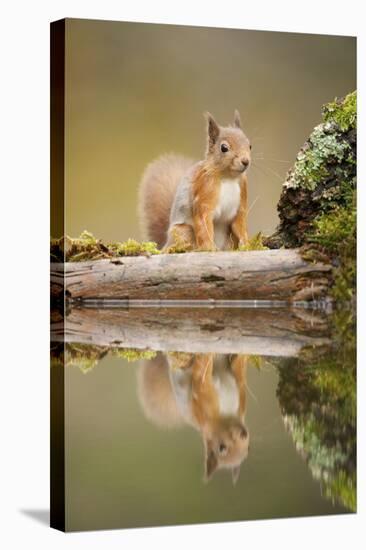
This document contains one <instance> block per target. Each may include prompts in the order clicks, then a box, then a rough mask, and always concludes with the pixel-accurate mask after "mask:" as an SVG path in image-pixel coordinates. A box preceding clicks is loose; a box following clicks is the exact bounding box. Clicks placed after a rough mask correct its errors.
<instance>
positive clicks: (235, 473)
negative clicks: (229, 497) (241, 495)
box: [231, 464, 240, 485]
mask: <svg viewBox="0 0 366 550" xmlns="http://www.w3.org/2000/svg"><path fill="white" fill-rule="evenodd" d="M239 474H240V464H239V466H233V467H232V468H231V479H232V480H233V485H236V484H237V482H238V479H239Z"/></svg>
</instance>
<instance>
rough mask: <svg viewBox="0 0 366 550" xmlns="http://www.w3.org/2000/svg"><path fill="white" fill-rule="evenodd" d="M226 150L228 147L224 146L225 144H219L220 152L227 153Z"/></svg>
mask: <svg viewBox="0 0 366 550" xmlns="http://www.w3.org/2000/svg"><path fill="white" fill-rule="evenodd" d="M228 150H229V146H228V145H226V143H222V144H221V151H222V152H223V153H227V152H228Z"/></svg>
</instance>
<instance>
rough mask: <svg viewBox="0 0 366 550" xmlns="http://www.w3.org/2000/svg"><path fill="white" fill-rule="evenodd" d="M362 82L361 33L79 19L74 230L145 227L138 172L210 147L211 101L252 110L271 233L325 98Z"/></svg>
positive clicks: (71, 199) (255, 178)
mask: <svg viewBox="0 0 366 550" xmlns="http://www.w3.org/2000/svg"><path fill="white" fill-rule="evenodd" d="M355 88H356V39H355V38H351V37H337V36H321V35H305V34H303V35H302V34H291V33H277V32H261V31H245V30H231V29H230V30H229V29H208V28H198V27H197V28H195V27H181V26H170V25H156V24H141V23H122V22H109V21H88V20H72V19H68V20H67V23H66V158H65V171H66V200H65V209H66V214H65V215H66V220H65V221H66V232H67V234H68V235H70V236H77V235H79V234H80V233H81V232H82V231H83V230H84V229H87V230H89V231H91V232H92V233H94V235H95V236H97V237H100V238H103V239H105V240H125V239H127V238H129V237H133V238H137V239H140V238H141V237H142V235H141V233H140V228H139V223H138V218H137V212H136V211H137V191H138V184H139V180H140V178H141V175H142V173H143V170H144V168H145V166H146V165H147V163H149V162H150V161H151V160H153V159H154V158H155V157H157V156H159V155H161V154H163V153H166V152H171V151H174V152H178V153H182V154H184V155H187V156H189V157H192V158H195V159H200V158H202V156H203V154H204V150H205V145H206V134H205V132H206V129H205V122H204V119H203V116H202V114H203V112H204V111H207V110H208V111H210V112H211V113H212V114H214V116H215V117H216V118H217V120H218V121H219V123H221V124H222V125H225V124H228V123H231V122H232V119H233V112H234V109H235V108H238V109H239V111H240V112H241V117H242V121H243V126H244V131H245V132H246V134H247V135H248V137H249V138H250V140H251V141H252V144H253V150H252V154H253V157H254V162H253V165H252V167H251V169H250V172H249V204H252V205H253V206H252V209H251V212H250V215H249V232H250V234H253V233H255V232H257V231H263V232H264V233H267V234H268V233H271V232H272V231H273V230H274V228H275V226H276V225H277V212H276V204H277V201H278V198H279V195H280V192H281V184H282V183H283V181H284V179H285V176H286V172H287V170H288V168H289V167H290V166H291V165H292V163H293V162H294V159H295V156H296V154H297V152H298V150H299V148H300V147H301V146H302V144H303V143H304V141H305V140H306V138H307V137H308V135H309V133H310V132H311V130H312V129H313V127H314V125H316V124H317V123H319V122H320V120H321V106H322V104H323V103H325V102H327V101H330V100H332V99H334V97H335V96H338V97H341V96H343V95H345V94H347V93H348V92H350V91H352V90H354V89H355Z"/></svg>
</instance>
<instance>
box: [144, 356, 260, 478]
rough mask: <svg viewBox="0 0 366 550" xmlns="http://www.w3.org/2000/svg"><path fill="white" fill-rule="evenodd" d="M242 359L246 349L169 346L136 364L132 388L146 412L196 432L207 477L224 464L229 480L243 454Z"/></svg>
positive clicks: (162, 423) (245, 441) (245, 443)
mask: <svg viewBox="0 0 366 550" xmlns="http://www.w3.org/2000/svg"><path fill="white" fill-rule="evenodd" d="M247 363H248V356H246V355H221V354H213V353H198V354H193V353H192V354H191V353H180V352H170V353H166V354H162V353H159V354H158V355H157V356H156V357H155V358H154V359H152V360H149V361H145V362H144V363H142V365H141V367H140V370H139V376H138V379H139V381H138V388H139V389H138V392H139V398H140V403H141V405H142V407H143V410H144V412H145V414H146V416H147V418H149V419H150V420H151V421H152V422H153V423H154V424H157V425H159V426H161V427H165V428H167V427H177V426H179V425H189V426H191V427H192V428H194V429H195V430H197V431H198V432H199V433H200V435H201V438H202V442H203V447H204V471H205V475H204V479H205V480H207V481H208V480H209V479H211V477H212V476H213V474H214V472H215V471H217V470H220V469H224V470H226V471H229V472H231V476H232V480H233V483H234V484H235V483H236V482H237V480H238V477H239V472H240V467H241V465H242V463H243V462H244V461H245V460H246V458H247V457H248V452H249V445H250V435H249V431H248V428H247V426H246V422H245V414H246V406H247V398H246V396H247V392H246V389H247V382H246V378H247Z"/></svg>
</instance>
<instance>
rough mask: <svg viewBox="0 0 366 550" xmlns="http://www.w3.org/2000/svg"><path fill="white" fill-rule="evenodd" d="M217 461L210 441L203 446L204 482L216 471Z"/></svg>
mask: <svg viewBox="0 0 366 550" xmlns="http://www.w3.org/2000/svg"><path fill="white" fill-rule="evenodd" d="M217 466H218V461H217V456H216V454H215V451H214V450H213V448H212V445H211V443H210V441H207V442H206V444H205V478H204V479H205V481H209V480H210V479H211V477H212V474H213V473H214V471H215V470H216V469H217Z"/></svg>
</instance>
